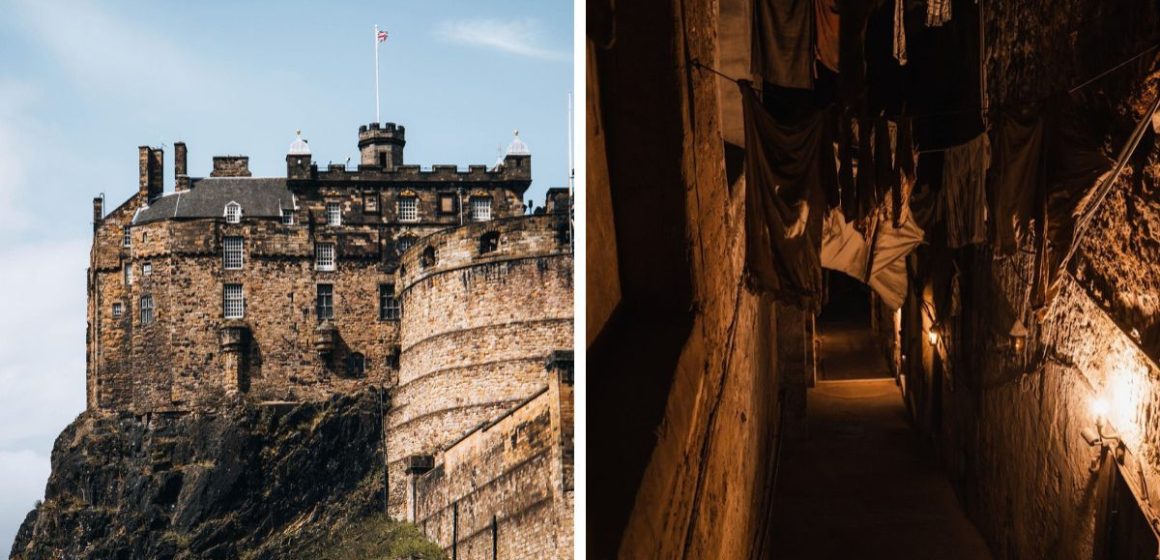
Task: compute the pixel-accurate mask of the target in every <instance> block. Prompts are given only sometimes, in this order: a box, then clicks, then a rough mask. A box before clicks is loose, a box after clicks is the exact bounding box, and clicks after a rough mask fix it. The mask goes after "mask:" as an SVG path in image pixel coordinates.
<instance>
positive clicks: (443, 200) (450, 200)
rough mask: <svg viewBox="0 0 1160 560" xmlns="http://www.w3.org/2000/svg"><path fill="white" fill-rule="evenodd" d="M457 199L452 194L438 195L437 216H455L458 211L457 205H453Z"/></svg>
mask: <svg viewBox="0 0 1160 560" xmlns="http://www.w3.org/2000/svg"><path fill="white" fill-rule="evenodd" d="M458 198H459V197H458V196H456V195H455V194H454V193H443V194H440V195H439V214H440V215H443V216H449V215H452V214H455V213H456V212H457V211H458V209H457V208H456V206H457V205H456V204H455V203H456V202H457V200H458Z"/></svg>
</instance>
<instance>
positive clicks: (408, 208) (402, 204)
mask: <svg viewBox="0 0 1160 560" xmlns="http://www.w3.org/2000/svg"><path fill="white" fill-rule="evenodd" d="M399 221H400V222H417V221H419V199H418V198H417V197H414V196H404V197H402V198H400V199H399Z"/></svg>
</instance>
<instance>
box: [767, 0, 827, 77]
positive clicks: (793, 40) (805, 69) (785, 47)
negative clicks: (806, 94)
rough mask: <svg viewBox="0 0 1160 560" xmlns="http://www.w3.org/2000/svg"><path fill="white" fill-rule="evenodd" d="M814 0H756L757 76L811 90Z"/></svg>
mask: <svg viewBox="0 0 1160 560" xmlns="http://www.w3.org/2000/svg"><path fill="white" fill-rule="evenodd" d="M814 9H815V8H814V0H755V2H754V12H753V26H752V31H753V36H752V45H753V50H752V53H753V59H752V60H753V62H752V70H753V74H754V75H755V76H760V77H761V78H762V79H763V80H764V81H766V82H770V83H773V84H777V85H779V86H782V87H790V88H802V89H811V88H813V86H814V82H813V72H812V69H813V33H812V31H813V29H812V28H813V26H812V22H813V14H814Z"/></svg>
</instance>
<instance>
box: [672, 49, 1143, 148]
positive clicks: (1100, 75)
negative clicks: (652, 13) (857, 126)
mask: <svg viewBox="0 0 1160 560" xmlns="http://www.w3.org/2000/svg"><path fill="white" fill-rule="evenodd" d="M1157 48H1160V42H1157V43H1154V44H1152V45H1151V46H1149V47H1147V48H1145V49H1144V50H1142V51H1140V52H1138V53H1136V54H1134V55H1132V56H1131V57H1128V58H1127V59H1124V60H1122V61H1120V62H1118V63H1116V64H1115V65H1113V66H1111V67H1109V68H1106V69H1104V70H1102V71H1100V72H1099V73H1098V74H1096V75H1094V76H1092V77H1090V78H1088V79H1086V80H1084V81H1082V82H1080V83H1079V84H1077V85H1075V86H1072V87H1071V88H1068V89H1067V90H1066V91H1064V92H1059V93H1067V94H1072V93H1075V92H1077V91H1079V90H1081V89H1083V88H1085V87H1087V86H1089V85H1091V84H1092V83H1094V82H1095V81H1096V80H1099V79H1100V78H1103V77H1104V76H1107V75H1108V74H1111V73H1112V72H1115V71H1116V70H1119V69H1120V68H1123V67H1124V66H1126V65H1128V64H1129V63H1131V62H1132V61H1134V60H1136V59H1138V58H1140V57H1142V56H1144V55H1146V54H1148V53H1150V52H1152V51H1154V50H1156V49H1157ZM690 64H691V65H692V66H693V67H694V68H701V69H704V70H708V71H710V72H712V73H714V74H716V75H718V76H720V77H722V78H724V79H726V80H729V81H730V82H733V83H735V84H739V83H741V80H739V79H737V78H734V77H732V76H729V75H727V74H725V73H723V72H721V71H719V70H717V69H716V68H713V67H711V66H708V65H706V64H705V63H703V62H701V61H700V59H693V60H692V61H690ZM1055 95H1058V93H1056V94H1051V95H1047V96H1044V97H1041V98H1039V99H1035V100H1033V101H1030V102H1017V103H1008V104H1005V105H997V106H995V107H989V108H986V109H984V108H981V107H976V108H971V109H948V110H946V111H932V112H928V113H914V114H892V115H883V116H884V117H886V118H889V119H897V118H900V117H909V118H911V119H926V118H933V117H944V116H951V115H960V114H967V113H980V114H985V115H989V114H995V113H998V112H1001V111H1003V110H1006V109H1009V108H1011V107H1014V106H1020V105H1022V106H1026V105H1033V104H1035V103H1040V102H1043V101H1046V100H1048V99H1050V98H1051V97H1053V96H1055ZM944 150H945V148H942V149H931V150H927V151H923V152H919V153H920V154H921V153H930V152H938V151H944Z"/></svg>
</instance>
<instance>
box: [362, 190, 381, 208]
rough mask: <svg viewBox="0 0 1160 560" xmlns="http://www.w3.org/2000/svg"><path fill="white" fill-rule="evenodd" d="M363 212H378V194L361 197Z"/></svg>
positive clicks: (373, 193) (370, 193)
mask: <svg viewBox="0 0 1160 560" xmlns="http://www.w3.org/2000/svg"><path fill="white" fill-rule="evenodd" d="M363 211H364V212H378V211H379V193H377V192H369V193H366V194H364V195H363Z"/></svg>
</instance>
